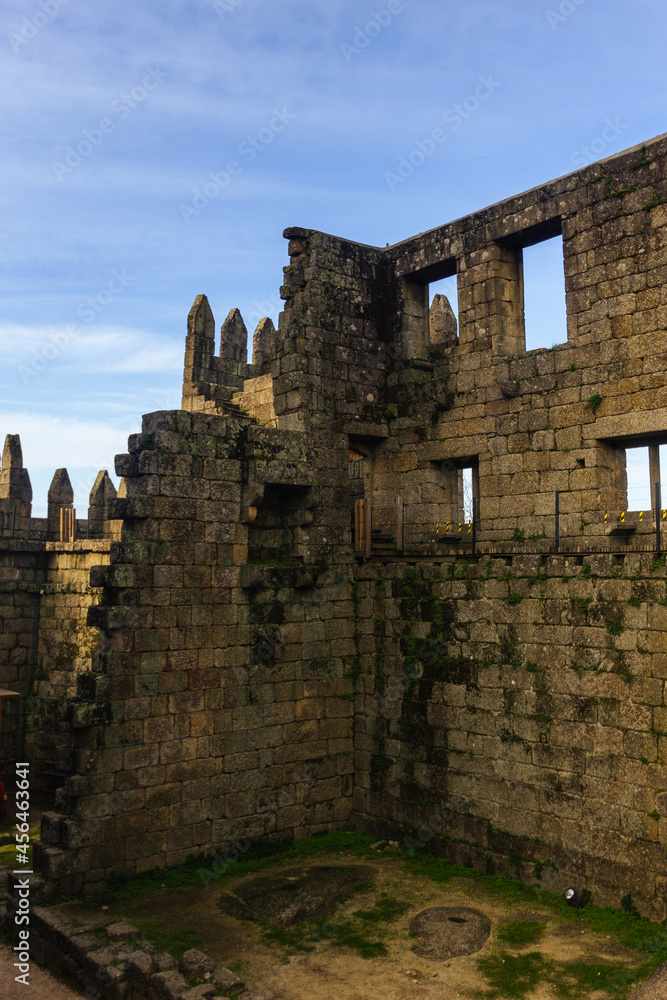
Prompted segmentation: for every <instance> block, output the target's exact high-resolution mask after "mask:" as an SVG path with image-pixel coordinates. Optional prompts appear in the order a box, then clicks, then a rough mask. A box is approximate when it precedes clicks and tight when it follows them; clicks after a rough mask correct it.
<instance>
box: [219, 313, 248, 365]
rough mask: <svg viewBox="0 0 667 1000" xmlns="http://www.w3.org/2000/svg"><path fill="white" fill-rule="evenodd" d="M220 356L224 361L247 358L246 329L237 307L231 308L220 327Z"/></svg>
mask: <svg viewBox="0 0 667 1000" xmlns="http://www.w3.org/2000/svg"><path fill="white" fill-rule="evenodd" d="M220 357H221V358H224V359H225V361H241V362H243V363H245V362H246V361H247V360H248V331H247V329H246V325H245V323H244V322H243V317H242V316H241V313H240V312H239V310H238V309H231V310H230V311H229V315H228V316H227V319H226V320H225V322H224V323H223V324H222V327H221V329H220Z"/></svg>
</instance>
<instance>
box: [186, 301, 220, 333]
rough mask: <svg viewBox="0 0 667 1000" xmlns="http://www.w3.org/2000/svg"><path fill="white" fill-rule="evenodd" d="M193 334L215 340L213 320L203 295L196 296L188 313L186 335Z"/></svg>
mask: <svg viewBox="0 0 667 1000" xmlns="http://www.w3.org/2000/svg"><path fill="white" fill-rule="evenodd" d="M193 334H194V336H196V337H206V338H207V339H210V340H213V341H214V340H215V320H214V319H213V313H212V312H211V307H210V305H209V304H208V299H207V298H206V296H205V295H198V296H197V298H196V299H195V301H194V303H193V305H192V309H191V310H190V312H189V314H188V336H191V335H193Z"/></svg>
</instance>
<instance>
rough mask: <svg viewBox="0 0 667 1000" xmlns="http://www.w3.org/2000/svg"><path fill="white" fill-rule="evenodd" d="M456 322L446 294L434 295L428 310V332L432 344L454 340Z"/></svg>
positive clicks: (456, 327)
mask: <svg viewBox="0 0 667 1000" xmlns="http://www.w3.org/2000/svg"><path fill="white" fill-rule="evenodd" d="M457 331H458V324H457V322H456V316H455V315H454V310H453V309H452V307H451V305H450V303H449V299H448V298H447V296H446V295H440V294H438V295H434V296H433V302H432V303H431V309H430V312H429V332H430V340H431V343H432V344H448V343H451V342H452V341H454V340H456V336H457Z"/></svg>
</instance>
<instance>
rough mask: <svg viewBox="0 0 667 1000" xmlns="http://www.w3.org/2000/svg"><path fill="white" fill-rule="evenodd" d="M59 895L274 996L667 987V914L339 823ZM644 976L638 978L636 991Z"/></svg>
mask: <svg viewBox="0 0 667 1000" xmlns="http://www.w3.org/2000/svg"><path fill="white" fill-rule="evenodd" d="M243 847H244V848H245V850H238V851H237V852H236V858H237V859H238V860H232V861H227V862H225V861H224V860H223V859H220V858H218V859H215V858H213V859H210V860H209V861H208V862H206V863H204V862H202V861H197V862H194V861H193V863H192V864H190V865H186V866H183V867H182V868H179V869H175V870H172V871H168V872H155V873H150V874H148V875H147V876H145V877H143V878H141V879H134V880H129V881H126V882H123V881H122V880H117V881H116V882H115V884H112V885H111V886H110V887H108V888H107V889H105V890H102V891H98V892H96V893H95V894H93V895H92V896H90V897H88V898H87V899H86V900H74V901H70V902H68V903H65V904H61V905H60V907H59V909H61V910H62V911H63V913H67V915H68V916H69V917H70V918H71V919H74V920H75V921H76V922H77V923H80V924H81V925H84V924H99V923H100V921H102V922H107V923H109V924H110V923H112V922H114V921H118V920H123V921H128V922H130V923H131V924H133V925H134V926H135V927H136V928H138V929H139V931H140V932H141V934H142V936H144V937H145V938H146V939H148V940H150V941H152V942H153V943H155V944H157V945H158V946H160V947H161V948H163V949H165V950H167V951H169V952H171V954H172V955H174V957H176V958H180V957H181V955H182V954H183V953H184V952H185V951H186V950H188V949H192V948H196V949H200V950H202V951H204V952H206V953H207V954H208V955H209V956H210V957H211V959H213V960H215V961H216V962H219V963H221V964H222V965H224V966H226V967H227V968H229V969H231V970H232V971H233V972H234V973H236V975H237V976H238V977H239V978H240V979H242V980H243V982H244V983H245V984H246V987H247V989H248V990H249V991H250V992H251V993H253V992H256V993H257V994H260V995H262V996H270V997H271V998H272V1000H334V998H335V1000H431V998H432V1000H436V998H437V1000H450V998H464V1000H505V998H507V1000H512V998H516V1000H523V998H525V1000H582V998H584V997H585V998H587V1000H621V998H626V997H628V998H630V997H632V998H633V1000H664V998H665V997H667V976H665V975H664V974H663V973H662V972H660V973H658V974H657V976H656V978H655V979H654V983H653V985H651V982H650V980H649V981H648V982H647V983H646V985H645V986H640V987H639V988H638V989H637V986H638V984H640V983H642V982H643V981H644V980H647V977H649V976H651V975H652V974H654V975H655V970H657V969H658V968H659V967H660V966H661V964H662V963H664V962H665V961H667V927H665V926H664V925H656V924H651V923H649V922H648V921H645V920H643V919H642V918H641V917H639V915H638V914H637V913H636V912H634V910H633V905H632V901H631V900H629V901H626V910H625V911H623V910H612V909H609V908H605V909H599V908H596V907H594V906H592V905H591V904H590V903H589V904H588V905H586V906H585V907H584V908H583V909H573V908H571V907H568V906H567V905H566V903H565V902H564V900H563V899H562V898H561V897H560V896H558V895H556V894H555V893H551V892H546V891H544V890H542V889H540V887H539V885H535V884H533V885H528V884H525V883H521V882H520V881H518V880H514V879H507V878H502V877H500V876H497V875H495V874H493V873H480V872H477V871H474V870H473V869H468V868H466V867H464V866H461V865H452V864H449V863H447V862H446V861H443V860H439V859H436V858H433V857H430V856H426V855H423V854H415V853H411V852H410V851H408V850H406V849H404V848H402V847H400V846H399V845H398V844H394V843H393V842H387V841H374V840H373V838H371V837H368V836H366V835H364V834H359V833H354V832H352V831H336V832H334V833H331V834H327V835H325V836H322V837H319V838H317V837H316V838H311V839H310V840H307V841H302V842H300V843H297V844H295V845H293V846H292V847H290V848H288V849H286V850H284V851H283V852H282V853H281V854H279V855H274V856H270V857H260V858H258V857H254V858H253V857H252V856H251V855H252V845H249V846H248V847H247V848H246V846H245V844H244V845H243ZM633 990H634V992H633Z"/></svg>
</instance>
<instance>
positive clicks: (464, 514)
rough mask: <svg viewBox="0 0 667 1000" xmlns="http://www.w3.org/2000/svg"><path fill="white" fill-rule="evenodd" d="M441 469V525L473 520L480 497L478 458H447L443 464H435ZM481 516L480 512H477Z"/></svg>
mask: <svg viewBox="0 0 667 1000" xmlns="http://www.w3.org/2000/svg"><path fill="white" fill-rule="evenodd" d="M433 465H434V466H435V467H438V468H439V472H440V478H439V482H440V486H441V487H442V490H443V493H442V498H441V501H440V503H441V506H440V512H439V523H442V524H443V525H444V524H446V523H447V522H449V523H450V525H456V522H458V521H460V522H463V521H465V522H467V523H469V522H470V521H472V520H473V518H474V511H475V504H476V501H477V499H478V497H479V466H478V460H477V457H476V456H474V457H471V458H459V459H457V458H454V459H450V458H447V459H445V460H444V461H443V462H433ZM477 514H478V516H479V512H477Z"/></svg>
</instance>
